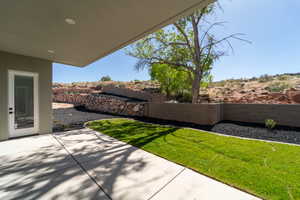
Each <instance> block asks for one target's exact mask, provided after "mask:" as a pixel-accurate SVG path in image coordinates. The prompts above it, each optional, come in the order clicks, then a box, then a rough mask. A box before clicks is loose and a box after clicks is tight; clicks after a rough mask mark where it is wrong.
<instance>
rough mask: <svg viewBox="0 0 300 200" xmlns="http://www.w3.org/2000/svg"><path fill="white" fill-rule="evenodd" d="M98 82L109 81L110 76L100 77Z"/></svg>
mask: <svg viewBox="0 0 300 200" xmlns="http://www.w3.org/2000/svg"><path fill="white" fill-rule="evenodd" d="M100 81H111V78H110V76H102V78H101V79H100Z"/></svg>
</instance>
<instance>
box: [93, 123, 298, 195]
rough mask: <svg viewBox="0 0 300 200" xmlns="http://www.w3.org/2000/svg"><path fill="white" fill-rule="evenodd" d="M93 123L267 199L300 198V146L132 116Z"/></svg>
mask: <svg viewBox="0 0 300 200" xmlns="http://www.w3.org/2000/svg"><path fill="white" fill-rule="evenodd" d="M88 125H89V127H90V128H92V129H94V130H96V131H100V132H102V133H104V134H107V135H109V136H112V137H114V138H116V139H118V140H121V141H124V142H127V143H129V144H131V145H134V146H136V147H139V148H141V149H144V150H146V151H148V152H151V153H153V154H157V155H159V156H161V157H164V158H166V159H168V160H171V161H174V162H176V163H180V164H182V165H184V166H187V167H189V168H192V169H194V170H196V171H198V172H200V173H202V174H206V175H208V176H211V177H214V178H216V179H218V180H220V181H222V182H224V183H227V184H229V185H233V186H235V187H238V188H241V189H243V190H245V191H248V192H250V193H253V194H256V195H257V196H260V197H262V198H264V199H300V147H299V146H292V145H285V144H277V143H269V142H260V141H254V140H244V139H238V138H233V137H226V136H219V135H215V134H211V133H207V132H205V131H198V130H192V129H187V128H175V127H171V126H161V125H153V124H148V123H143V122H139V121H134V120H128V119H113V120H101V121H94V122H90V123H88Z"/></svg>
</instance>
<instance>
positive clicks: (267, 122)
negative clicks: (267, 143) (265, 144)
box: [265, 119, 277, 130]
mask: <svg viewBox="0 0 300 200" xmlns="http://www.w3.org/2000/svg"><path fill="white" fill-rule="evenodd" d="M276 125H277V122H276V121H275V120H273V119H266V120H265V126H266V128H267V129H269V130H273V129H274V128H275V127H276Z"/></svg>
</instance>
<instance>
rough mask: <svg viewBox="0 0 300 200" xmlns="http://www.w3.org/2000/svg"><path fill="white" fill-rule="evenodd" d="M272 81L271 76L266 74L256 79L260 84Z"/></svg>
mask: <svg viewBox="0 0 300 200" xmlns="http://www.w3.org/2000/svg"><path fill="white" fill-rule="evenodd" d="M272 80H273V76H269V75H268V74H264V75H261V76H260V77H259V78H258V82H260V83H266V82H269V81H272Z"/></svg>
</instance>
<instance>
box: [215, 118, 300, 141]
mask: <svg viewBox="0 0 300 200" xmlns="http://www.w3.org/2000/svg"><path fill="white" fill-rule="evenodd" d="M211 131H213V132H217V133H221V134H226V135H232V136H239V137H246V138H254V139H262V140H271V141H277V142H285V143H293V144H300V129H299V128H293V127H277V128H275V129H273V130H270V129H267V128H265V127H264V126H263V125H260V124H251V123H243V122H222V123H218V124H216V125H215V126H213V127H212V129H211Z"/></svg>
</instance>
